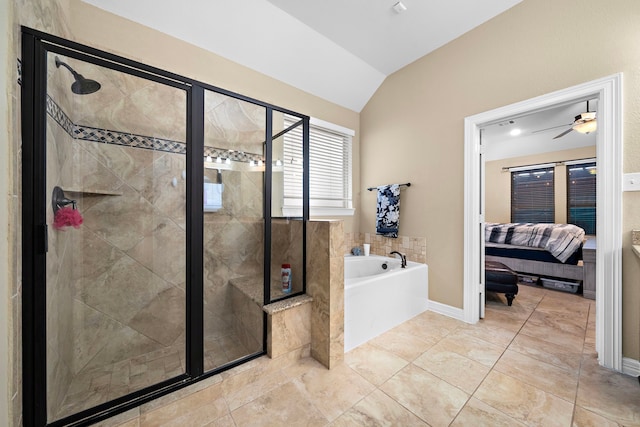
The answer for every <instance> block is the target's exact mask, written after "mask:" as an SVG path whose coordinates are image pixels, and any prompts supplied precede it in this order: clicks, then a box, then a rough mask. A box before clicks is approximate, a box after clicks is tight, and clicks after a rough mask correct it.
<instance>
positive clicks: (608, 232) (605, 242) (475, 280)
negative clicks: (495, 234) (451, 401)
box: [463, 73, 623, 372]
mask: <svg viewBox="0 0 640 427" xmlns="http://www.w3.org/2000/svg"><path fill="white" fill-rule="evenodd" d="M589 97H597V98H598V99H599V102H598V110H599V111H598V133H597V135H596V158H597V162H598V176H599V177H601V178H600V179H598V181H597V202H596V203H597V204H596V206H597V212H596V220H597V225H596V227H597V236H598V249H597V251H596V266H597V268H596V299H597V301H598V304H596V351H597V353H598V362H599V363H600V365H602V366H604V367H607V368H610V369H614V370H616V371H619V372H621V371H622V149H623V147H622V73H618V74H613V75H611V76H607V77H603V78H601V79H597V80H593V81H590V82H587V83H583V84H579V85H576V86H572V87H569V88H566V89H562V90H559V91H556V92H552V93H548V94H546V95H542V96H538V97H535V98H531V99H528V100H525V101H521V102H517V103H514V104H511V105H507V106H504V107H500V108H497V109H494V110H490V111H486V112H484V113H479V114H476V115H473V116H469V117H466V118H465V120H464V127H465V129H464V153H465V154H464V156H465V157H464V160H465V165H464V166H465V176H464V203H465V208H464V302H463V315H464V320H465V321H466V322H468V323H476V322H478V320H479V315H480V309H479V304H478V295H479V288H480V283H481V277H480V275H481V274H482V273H481V272H482V271H484V267H483V265H479V263H480V262H481V260H482V259H483V257H482V254H481V247H482V246H483V242H482V240H481V238H480V236H481V233H479V232H478V227H480V226H482V225H483V224H484V218H483V217H482V215H481V212H482V211H481V208H482V207H483V206H484V194H483V192H482V190H481V187H484V182H483V178H482V175H481V167H480V158H481V157H480V150H481V148H480V128H481V127H483V126H486V125H487V124H491V123H495V122H499V121H501V120H505V119H507V118H510V117H513V116H518V115H523V114H528V113H532V112H535V111H540V110H544V109H547V108H550V107H552V106H554V105H558V104H564V103H569V102H572V101H577V100H582V99H587V98H589Z"/></svg>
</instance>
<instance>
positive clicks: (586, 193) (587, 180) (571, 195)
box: [567, 162, 596, 235]
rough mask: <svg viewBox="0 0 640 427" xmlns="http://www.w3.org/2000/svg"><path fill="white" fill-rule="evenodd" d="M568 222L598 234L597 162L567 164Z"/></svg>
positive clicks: (586, 231) (589, 232)
mask: <svg viewBox="0 0 640 427" xmlns="http://www.w3.org/2000/svg"><path fill="white" fill-rule="evenodd" d="M567 222H568V223H569V224H575V225H577V226H578V227H581V228H583V229H584V231H585V233H586V234H591V235H595V234H596V162H589V163H577V164H570V165H567Z"/></svg>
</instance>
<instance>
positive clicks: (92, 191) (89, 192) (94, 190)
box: [64, 188, 122, 196]
mask: <svg viewBox="0 0 640 427" xmlns="http://www.w3.org/2000/svg"><path fill="white" fill-rule="evenodd" d="M64 192H65V193H75V194H86V195H88V196H122V191H112V190H99V189H97V188H83V189H79V188H65V189H64Z"/></svg>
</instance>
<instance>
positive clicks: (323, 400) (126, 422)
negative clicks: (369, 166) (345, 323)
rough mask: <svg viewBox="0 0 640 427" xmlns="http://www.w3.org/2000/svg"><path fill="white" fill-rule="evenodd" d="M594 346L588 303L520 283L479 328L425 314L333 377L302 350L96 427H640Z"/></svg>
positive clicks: (631, 385) (627, 395) (626, 380)
mask: <svg viewBox="0 0 640 427" xmlns="http://www.w3.org/2000/svg"><path fill="white" fill-rule="evenodd" d="M542 318H546V319H548V322H547V323H546V324H544V325H542V324H541V322H540V320H541V319H542ZM568 318H570V319H572V322H571V327H569V328H566V327H564V326H566V325H564V323H566V319H568ZM594 346H595V302H594V301H591V300H585V299H583V298H582V297H581V296H578V295H572V294H568V293H562V292H557V291H553V290H549V289H538V288H534V287H530V286H522V287H521V290H520V292H519V294H518V298H516V300H515V301H514V303H513V306H512V307H507V306H506V305H505V303H504V299H503V298H502V297H501V296H500V295H497V294H493V295H492V296H490V297H489V298H488V300H487V316H486V318H485V319H484V320H481V321H480V322H478V323H477V324H475V325H469V324H466V323H464V322H461V321H458V320H455V319H451V318H448V317H445V316H442V315H439V314H435V313H433V312H425V313H422V314H421V315H419V316H416V317H415V318H413V319H411V320H409V321H407V322H405V323H403V324H401V325H399V326H397V327H395V328H394V329H392V330H390V331H388V332H386V333H384V334H383V335H381V336H379V337H378V338H376V339H374V340H372V341H371V342H369V343H367V344H365V345H363V346H360V347H358V348H356V349H354V350H352V351H351V352H349V353H347V354H346V355H345V360H344V362H342V363H339V364H336V366H335V368H334V369H326V368H325V367H324V366H323V365H322V364H320V363H319V362H317V361H315V360H313V359H311V358H309V357H305V356H308V348H306V349H305V347H303V348H301V349H299V350H296V351H292V352H289V353H285V354H284V355H282V356H280V357H276V358H274V359H271V358H268V357H266V356H264V357H261V358H258V359H256V360H253V361H251V362H249V363H247V364H245V365H241V366H238V367H237V368H234V369H232V370H230V371H227V372H224V373H222V374H220V375H216V376H214V377H212V378H210V379H207V380H206V381H204V382H203V383H199V384H196V385H194V386H191V387H189V388H187V389H185V390H181V391H180V392H177V393H175V394H172V395H168V396H165V397H163V398H161V399H159V400H157V401H153V402H149V403H147V404H145V405H142V406H141V407H140V408H135V409H134V410H132V411H129V412H127V413H125V414H121V415H119V416H117V417H116V418H114V419H112V420H107V421H105V422H103V423H101V424H99V425H100V426H102V427H106V426H121V427H146V426H157V425H210V426H222V425H225V426H227V425H235V426H237V427H244V426H261V425H274V424H275V425H288V424H291V425H299V424H300V423H301V420H304V421H303V422H305V423H306V424H307V425H318V426H333V427H337V426H354V425H401V426H405V425H411V426H425V427H426V426H429V425H432V426H436V425H449V426H455V427H458V426H460V427H464V426H469V425H488V426H527V425H529V426H532V425H543V426H556V425H558V426H570V425H574V426H617V425H638V424H640V387H638V380H637V379H636V378H633V377H629V376H625V375H622V374H619V373H615V372H612V371H610V370H607V369H605V368H602V367H600V366H598V363H597V360H596V353H595V347H594ZM305 350H306V355H305ZM461 371H464V372H465V375H460V372H461Z"/></svg>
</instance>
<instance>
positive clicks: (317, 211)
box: [282, 206, 356, 217]
mask: <svg viewBox="0 0 640 427" xmlns="http://www.w3.org/2000/svg"><path fill="white" fill-rule="evenodd" d="M309 209H310V211H309V216H311V217H316V216H353V214H354V213H355V211H356V210H355V209H354V208H323V207H317V206H316V207H314V206H312V207H310V208H309ZM282 214H283V215H284V216H286V217H300V216H302V209H301V208H299V207H283V208H282Z"/></svg>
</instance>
